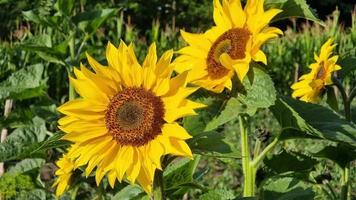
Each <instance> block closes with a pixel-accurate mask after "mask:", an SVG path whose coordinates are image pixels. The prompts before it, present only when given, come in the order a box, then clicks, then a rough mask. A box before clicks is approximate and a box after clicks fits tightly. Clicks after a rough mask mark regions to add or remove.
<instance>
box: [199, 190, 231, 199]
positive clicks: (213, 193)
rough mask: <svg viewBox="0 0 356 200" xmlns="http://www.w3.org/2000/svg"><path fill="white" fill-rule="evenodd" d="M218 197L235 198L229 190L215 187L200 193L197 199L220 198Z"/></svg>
mask: <svg viewBox="0 0 356 200" xmlns="http://www.w3.org/2000/svg"><path fill="white" fill-rule="evenodd" d="M220 199H226V200H228V199H235V195H234V193H233V192H232V191H231V190H222V189H215V190H210V191H208V192H207V193H204V194H202V195H201V196H200V197H199V200H220Z"/></svg>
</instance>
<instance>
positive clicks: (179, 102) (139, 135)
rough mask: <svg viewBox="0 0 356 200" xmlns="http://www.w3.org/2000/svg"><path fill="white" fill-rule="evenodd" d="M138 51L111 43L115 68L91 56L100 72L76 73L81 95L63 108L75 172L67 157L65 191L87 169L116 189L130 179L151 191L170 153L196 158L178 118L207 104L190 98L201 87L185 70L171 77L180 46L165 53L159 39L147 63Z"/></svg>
mask: <svg viewBox="0 0 356 200" xmlns="http://www.w3.org/2000/svg"><path fill="white" fill-rule="evenodd" d="M133 48H134V47H133V45H129V46H127V45H126V44H125V43H124V42H121V43H120V44H119V46H118V47H115V46H114V45H113V44H112V43H110V42H108V45H107V49H106V58H107V61H108V66H103V65H101V64H100V63H99V62H97V61H95V60H94V59H93V58H92V57H91V56H90V55H89V54H87V58H88V61H89V64H90V66H91V68H92V69H93V70H89V69H87V68H86V67H85V66H84V65H82V66H81V67H80V68H78V69H76V70H75V76H74V77H71V78H70V80H71V82H72V84H73V86H74V88H75V90H76V92H77V93H78V94H79V95H80V98H78V99H74V100H70V101H69V102H67V103H65V104H64V105H62V106H60V107H59V108H58V111H59V112H61V113H62V114H64V115H65V116H64V117H63V118H61V119H60V120H59V128H60V129H61V130H62V131H63V132H65V135H64V137H63V138H64V139H66V140H69V141H71V142H73V143H74V144H73V146H72V148H71V149H70V150H69V151H68V153H66V154H65V155H64V158H66V159H67V160H69V161H70V163H71V166H70V167H68V168H67V169H68V172H67V171H65V172H66V173H64V172H63V171H64V168H65V167H62V166H69V164H64V161H63V159H64V158H63V159H61V160H60V161H58V166H59V170H58V171H57V172H58V173H57V174H58V179H57V182H56V184H55V186H57V193H58V194H59V195H60V194H62V193H63V192H64V191H65V190H66V189H68V180H69V179H68V177H70V174H71V172H70V171H71V170H69V169H72V170H74V169H75V168H78V167H79V166H83V167H84V168H85V175H86V176H89V175H90V174H92V172H93V171H94V174H95V180H96V183H97V184H100V182H101V180H102V179H103V177H104V176H107V177H108V180H109V184H110V186H111V187H114V185H115V182H116V180H118V181H122V180H123V179H127V180H129V181H130V182H131V183H135V184H139V185H140V186H141V187H142V188H143V189H144V190H145V191H146V192H147V193H151V191H152V183H153V181H154V180H153V177H154V173H155V171H156V169H161V163H160V162H161V161H160V160H161V157H162V156H164V155H167V154H171V155H176V156H184V157H191V156H192V153H191V150H190V148H189V146H188V145H187V143H186V142H185V141H186V140H187V139H189V138H191V136H190V135H189V134H188V133H187V132H186V130H185V129H184V128H183V127H182V126H180V125H179V124H178V123H176V122H175V121H176V120H177V119H179V118H181V117H184V116H189V115H194V114H195V110H196V109H198V108H202V107H203V105H202V104H200V103H195V102H193V101H191V100H188V99H187V97H188V96H189V95H191V94H192V93H193V92H194V91H195V90H196V89H197V88H195V87H187V75H186V74H184V73H183V74H180V75H178V76H176V77H174V78H172V77H171V76H172V73H173V67H172V64H171V59H172V56H173V51H172V50H169V51H167V52H165V53H164V54H163V55H162V57H161V58H158V57H157V54H156V45H155V44H154V43H153V44H152V45H151V46H150V47H149V51H148V54H147V56H146V58H145V60H144V62H143V63H142V64H140V63H139V62H138V61H137V59H136V55H135V53H134V49H133Z"/></svg>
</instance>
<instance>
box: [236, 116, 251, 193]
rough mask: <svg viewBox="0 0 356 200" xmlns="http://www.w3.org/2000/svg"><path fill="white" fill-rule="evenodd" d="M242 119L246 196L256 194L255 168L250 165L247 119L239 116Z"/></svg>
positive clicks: (241, 138)
mask: <svg viewBox="0 0 356 200" xmlns="http://www.w3.org/2000/svg"><path fill="white" fill-rule="evenodd" d="M239 120H240V140H241V156H242V171H243V174H244V192H243V196H244V197H252V196H254V188H255V179H254V177H255V175H254V174H255V170H254V169H253V168H251V167H250V159H251V156H250V152H249V146H248V132H247V127H246V121H245V119H244V118H243V116H241V115H240V116H239Z"/></svg>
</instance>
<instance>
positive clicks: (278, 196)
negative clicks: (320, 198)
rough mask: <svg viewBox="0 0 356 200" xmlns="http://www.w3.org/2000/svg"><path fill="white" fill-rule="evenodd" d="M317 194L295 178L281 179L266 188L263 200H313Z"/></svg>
mask: <svg viewBox="0 0 356 200" xmlns="http://www.w3.org/2000/svg"><path fill="white" fill-rule="evenodd" d="M314 196H315V192H314V191H313V190H312V189H311V188H308V187H307V186H306V185H305V184H304V183H303V182H301V181H298V180H296V179H294V178H281V179H276V180H273V181H271V182H270V183H269V184H268V185H267V186H265V187H264V190H263V193H262V195H261V199H263V200H299V199H304V200H313V199H314Z"/></svg>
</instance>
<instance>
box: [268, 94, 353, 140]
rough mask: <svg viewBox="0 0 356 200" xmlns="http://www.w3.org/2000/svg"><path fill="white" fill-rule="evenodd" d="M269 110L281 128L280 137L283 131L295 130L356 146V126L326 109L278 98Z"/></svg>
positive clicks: (288, 98)
mask: <svg viewBox="0 0 356 200" xmlns="http://www.w3.org/2000/svg"><path fill="white" fill-rule="evenodd" d="M270 109H271V111H272V113H273V114H274V116H275V117H276V119H277V121H278V122H279V124H280V125H281V126H282V128H283V131H282V133H281V134H282V136H283V133H284V131H290V130H295V131H298V132H299V133H303V134H305V135H311V136H314V137H318V138H323V139H327V140H331V141H336V142H341V143H347V144H349V145H352V146H356V126H355V125H354V124H352V123H349V122H347V121H346V120H344V119H343V118H341V117H340V116H339V115H338V114H336V113H335V112H333V111H332V110H330V109H328V108H326V107H323V106H321V105H317V104H311V103H306V102H302V101H299V100H295V99H292V98H290V97H280V98H278V99H277V101H276V105H274V106H272V107H271V108H270Z"/></svg>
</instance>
